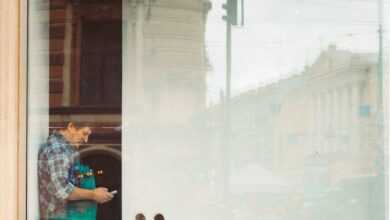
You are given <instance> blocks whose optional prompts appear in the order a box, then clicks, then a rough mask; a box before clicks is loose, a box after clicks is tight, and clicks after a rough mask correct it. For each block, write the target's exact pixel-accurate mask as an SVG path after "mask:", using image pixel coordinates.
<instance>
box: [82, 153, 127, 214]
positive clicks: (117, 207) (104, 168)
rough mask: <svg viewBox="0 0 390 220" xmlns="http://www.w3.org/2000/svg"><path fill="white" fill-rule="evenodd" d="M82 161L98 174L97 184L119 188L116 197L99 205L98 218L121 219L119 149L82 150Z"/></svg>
mask: <svg viewBox="0 0 390 220" xmlns="http://www.w3.org/2000/svg"><path fill="white" fill-rule="evenodd" d="M80 155H81V161H82V163H84V164H87V165H89V166H90V167H91V168H92V169H93V170H94V171H95V176H96V186H98V187H107V188H108V189H109V191H113V190H117V191H118V193H117V194H116V195H115V197H114V199H113V200H112V201H110V202H108V203H106V204H102V205H99V206H98V212H97V220H108V219H109V220H121V217H122V204H121V201H122V198H121V189H122V178H121V172H122V171H121V169H122V165H121V156H120V152H119V151H118V150H112V149H109V148H107V149H105V147H91V148H89V149H88V148H87V149H85V150H83V151H81V152H80Z"/></svg>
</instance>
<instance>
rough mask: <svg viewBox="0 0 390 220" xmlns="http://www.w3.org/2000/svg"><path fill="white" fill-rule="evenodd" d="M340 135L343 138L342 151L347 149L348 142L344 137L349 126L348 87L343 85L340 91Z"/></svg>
mask: <svg viewBox="0 0 390 220" xmlns="http://www.w3.org/2000/svg"><path fill="white" fill-rule="evenodd" d="M340 100H341V102H340V103H341V104H340V132H339V133H340V135H341V137H342V138H343V139H342V141H343V142H342V143H341V145H342V151H347V145H348V143H345V141H344V139H345V136H346V135H347V128H348V106H349V105H348V88H346V87H342V88H341V91H340Z"/></svg>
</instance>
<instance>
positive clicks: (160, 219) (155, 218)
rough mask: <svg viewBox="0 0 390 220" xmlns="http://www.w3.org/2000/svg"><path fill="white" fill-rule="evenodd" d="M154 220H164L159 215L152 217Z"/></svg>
mask: <svg viewBox="0 0 390 220" xmlns="http://www.w3.org/2000/svg"><path fill="white" fill-rule="evenodd" d="M154 220H165V218H164V216H163V215H162V214H160V213H158V214H157V215H155V216H154Z"/></svg>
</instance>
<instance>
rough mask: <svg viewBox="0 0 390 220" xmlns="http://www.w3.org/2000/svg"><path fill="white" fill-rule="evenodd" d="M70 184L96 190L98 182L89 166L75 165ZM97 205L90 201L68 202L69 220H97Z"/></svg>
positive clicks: (67, 213) (67, 214)
mask: <svg viewBox="0 0 390 220" xmlns="http://www.w3.org/2000/svg"><path fill="white" fill-rule="evenodd" d="M69 176H70V178H71V179H70V182H72V183H73V184H74V185H75V186H77V187H79V188H82V189H95V188H96V182H95V176H94V173H93V170H92V169H90V168H89V166H86V165H83V164H80V163H75V165H74V166H73V167H72V168H71V170H70V174H69ZM96 213H97V204H96V202H94V201H90V200H79V201H71V202H68V204H67V208H66V216H67V218H66V219H67V220H96Z"/></svg>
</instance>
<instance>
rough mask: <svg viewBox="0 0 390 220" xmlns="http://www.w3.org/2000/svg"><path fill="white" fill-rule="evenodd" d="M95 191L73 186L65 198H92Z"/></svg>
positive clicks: (70, 199)
mask: <svg viewBox="0 0 390 220" xmlns="http://www.w3.org/2000/svg"><path fill="white" fill-rule="evenodd" d="M94 197H95V193H94V191H93V190H89V189H82V188H79V187H75V188H74V190H73V191H72V193H70V195H69V197H68V198H67V200H69V201H73V200H94Z"/></svg>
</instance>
